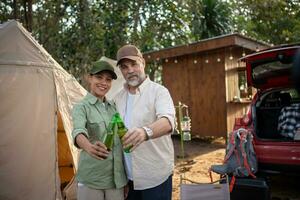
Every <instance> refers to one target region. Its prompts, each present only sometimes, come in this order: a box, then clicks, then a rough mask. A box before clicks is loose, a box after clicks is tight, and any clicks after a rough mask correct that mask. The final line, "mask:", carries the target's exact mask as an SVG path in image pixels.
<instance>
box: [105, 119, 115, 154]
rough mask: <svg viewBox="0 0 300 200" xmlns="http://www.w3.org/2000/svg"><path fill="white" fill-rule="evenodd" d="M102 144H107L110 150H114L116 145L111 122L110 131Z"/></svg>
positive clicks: (108, 130)
mask: <svg viewBox="0 0 300 200" xmlns="http://www.w3.org/2000/svg"><path fill="white" fill-rule="evenodd" d="M102 143H103V144H105V146H106V148H107V149H108V150H112V148H113V144H114V132H113V124H112V123H111V122H110V123H109V125H108V129H107V131H106V133H105V134H104V136H103V139H102Z"/></svg>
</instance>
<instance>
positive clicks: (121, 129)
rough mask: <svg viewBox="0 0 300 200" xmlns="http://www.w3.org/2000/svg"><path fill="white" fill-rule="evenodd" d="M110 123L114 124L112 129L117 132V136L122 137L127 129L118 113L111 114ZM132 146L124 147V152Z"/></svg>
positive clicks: (128, 151)
mask: <svg viewBox="0 0 300 200" xmlns="http://www.w3.org/2000/svg"><path fill="white" fill-rule="evenodd" d="M112 123H113V124H114V125H113V126H114V130H115V131H116V133H117V134H118V136H119V138H120V139H122V138H123V137H124V135H125V134H126V133H127V131H128V129H127V128H126V127H125V124H124V122H123V120H122V118H121V116H120V114H119V113H116V114H115V115H114V116H113V119H112ZM131 148H132V145H131V146H129V147H127V148H124V152H125V153H130V149H131Z"/></svg>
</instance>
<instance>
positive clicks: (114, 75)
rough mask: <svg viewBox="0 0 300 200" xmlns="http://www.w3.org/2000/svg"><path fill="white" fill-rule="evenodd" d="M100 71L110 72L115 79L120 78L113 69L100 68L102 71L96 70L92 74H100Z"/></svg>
mask: <svg viewBox="0 0 300 200" xmlns="http://www.w3.org/2000/svg"><path fill="white" fill-rule="evenodd" d="M100 72H108V73H110V75H111V77H112V79H114V80H116V79H117V78H118V76H117V74H116V73H115V72H113V71H111V70H108V69H104V70H100V71H95V72H93V73H91V74H92V75H95V74H98V73H100Z"/></svg>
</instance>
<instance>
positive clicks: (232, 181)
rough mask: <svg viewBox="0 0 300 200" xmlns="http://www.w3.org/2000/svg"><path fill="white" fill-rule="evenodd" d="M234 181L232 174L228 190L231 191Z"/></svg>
mask: <svg viewBox="0 0 300 200" xmlns="http://www.w3.org/2000/svg"><path fill="white" fill-rule="evenodd" d="M234 183H235V176H232V178H231V181H230V184H229V192H232V190H233V187H234Z"/></svg>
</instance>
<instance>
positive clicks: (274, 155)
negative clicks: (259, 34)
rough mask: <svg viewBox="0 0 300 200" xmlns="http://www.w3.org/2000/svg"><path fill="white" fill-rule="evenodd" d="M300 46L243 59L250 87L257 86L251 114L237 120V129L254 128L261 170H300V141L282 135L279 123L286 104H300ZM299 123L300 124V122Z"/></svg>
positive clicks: (293, 171)
mask: <svg viewBox="0 0 300 200" xmlns="http://www.w3.org/2000/svg"><path fill="white" fill-rule="evenodd" d="M298 49H300V44H298V45H286V46H280V47H274V48H270V49H266V50H263V51H260V52H257V53H254V54H251V55H248V56H246V57H243V58H242V59H241V60H242V61H243V62H245V63H246V69H247V83H248V86H253V87H255V88H256V89H257V93H256V94H255V95H254V97H253V100H252V103H251V106H250V108H249V111H248V113H247V114H246V115H245V116H244V117H242V118H238V119H236V121H235V125H234V129H235V130H236V129H238V128H241V127H243V128H247V129H251V130H252V132H253V135H254V139H253V142H254V149H255V152H256V155H257V159H258V170H259V171H260V172H268V173H281V172H289V173H293V174H299V172H300V140H295V139H294V138H293V136H292V135H287V134H286V135H285V134H282V132H280V125H281V123H279V117H280V116H283V114H282V112H284V109H283V108H284V107H289V106H292V105H294V104H299V105H300V94H299V93H298V92H297V91H296V90H295V87H294V86H293V85H294V84H293V81H292V80H293V79H292V70H293V60H294V57H295V55H296V53H297V51H298ZM299 79H300V77H299ZM296 112H298V111H296ZM299 113H300V108H299ZM296 124H299V126H300V121H299V123H298V121H297V123H296ZM294 125H295V124H294Z"/></svg>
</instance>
